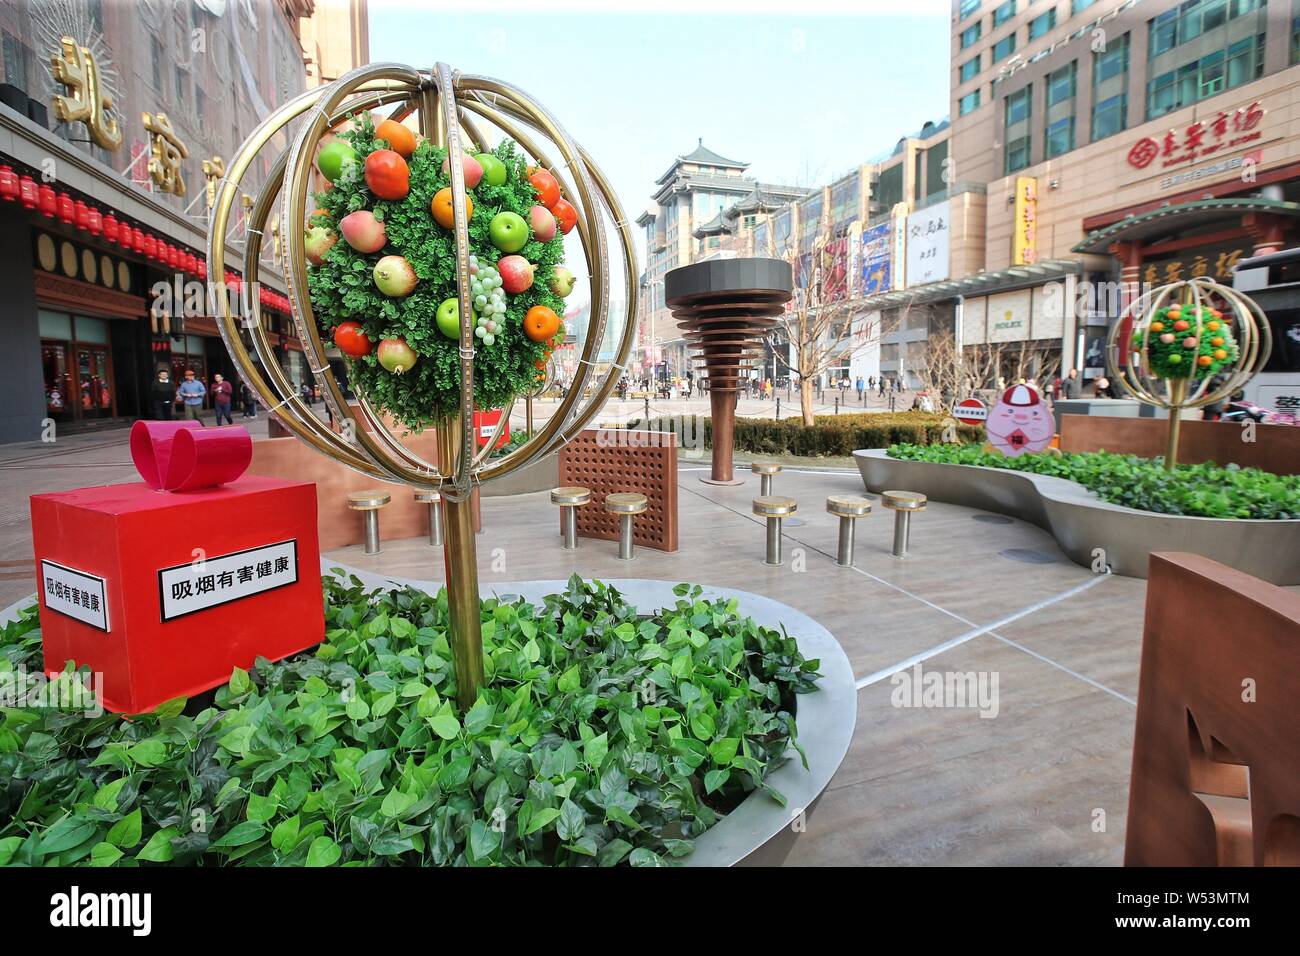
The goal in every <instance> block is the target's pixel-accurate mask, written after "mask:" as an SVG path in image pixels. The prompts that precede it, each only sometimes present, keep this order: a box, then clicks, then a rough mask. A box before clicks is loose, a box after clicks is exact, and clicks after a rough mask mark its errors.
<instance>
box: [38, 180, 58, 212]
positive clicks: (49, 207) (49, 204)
mask: <svg viewBox="0 0 1300 956" xmlns="http://www.w3.org/2000/svg"><path fill="white" fill-rule="evenodd" d="M40 197H41V198H40V206H41V215H42V216H45V217H46V218H47V219H53V218H54V214H55V213H56V212H58V210H59V197H58V196H57V195H55V193H54V188H53V187H52V186H50V185H49V184H48V183H46V184H45V185H44V186H42V187H41V190H40Z"/></svg>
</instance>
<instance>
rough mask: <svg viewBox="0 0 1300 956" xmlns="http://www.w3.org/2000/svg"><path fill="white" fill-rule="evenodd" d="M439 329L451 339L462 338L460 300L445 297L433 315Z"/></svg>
mask: <svg viewBox="0 0 1300 956" xmlns="http://www.w3.org/2000/svg"><path fill="white" fill-rule="evenodd" d="M433 321H434V323H435V324H436V325H437V326H438V331H439V332H441V333H442V334H443V335H445V336H447V338H449V339H456V340H458V341H459V339H460V300H459V299H443V301H442V305H440V306H438V311H437V312H435V313H434V316H433Z"/></svg>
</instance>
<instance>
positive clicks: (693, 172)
mask: <svg viewBox="0 0 1300 956" xmlns="http://www.w3.org/2000/svg"><path fill="white" fill-rule="evenodd" d="M748 168H749V164H748V163H744V162H739V161H737V160H733V159H727V158H726V157H725V156H721V155H719V154H718V153H715V152H713V150H711V149H709V148H707V147H706V146H705V145H704V141H703V139H701V140H700V141H699V142H698V143H697V145H696V148H695V149H694V150H692V151H691V152H689V153H685V154H683V155H681V156H678V157H677V158H676V159H674V160H673V162H672V165H670V166H669V167H668V169H667V171H665V172H664V174H663V175H662V176H660V177H659V178H658V179H657V180H656V181H655V192H654V195H653V203H652V205H651V208H650V209H647V210H646V211H645V212H643V213H642V214H641V215H640V216H638V217H637V220H636V222H637V225H638V226H640V227H641V228H642V229H644V230H645V248H646V269H645V272H644V273H642V276H641V282H640V289H639V295H640V297H641V302H640V306H641V323H642V327H641V331H640V343H639V344H640V354H641V356H642V369H643V372H642V374H646V375H658V376H662V375H682V374H685V372H686V370H687V368H688V367H689V365H688V359H687V353H686V345H685V340H684V339H683V338H682V337H681V333H680V332H679V331H678V328H677V323H676V322H675V321H674V319H673V317H672V313H671V311H670V310H669V309H668V306H667V304H666V303H665V302H664V274H665V273H666V272H668V270H669V269H676V268H677V267H678V266H684V265H689V264H690V263H692V262H696V261H699V260H701V259H703V258H705V257H707V256H711V255H717V254H720V253H721V252H723V248H722V247H723V245H724V243H723V241H722V236H723V233H722V232H721V231H720V230H707V229H706V230H705V231H703V232H700V234H699V235H697V231H698V230H700V228H701V227H704V226H709V225H710V224H713V225H715V226H716V225H717V223H718V222H720V221H721V219H720V217H721V216H722V214H723V212H724V211H729V210H732V209H733V207H736V206H737V204H741V205H745V206H746V207H747V208H749V207H752V208H750V211H749V212H747V213H745V214H744V216H745V217H747V218H748V221H749V222H750V224H751V225H752V223H753V221H755V220H756V219H757V218H758V217H760V216H761V215H762V213H761V212H760V211H759V210H760V208H766V207H767V206H772V207H775V206H777V205H782V204H785V203H787V202H788V201H789V200H790V199H791V198H792V197H795V196H802V195H804V194H805V193H807V192H808V190H806V189H800V188H798V187H791V186H780V185H774V184H771V183H759V182H757V181H755V180H754V179H752V178H750V177H749V176H746V175H745V171H746V170H747V169H748Z"/></svg>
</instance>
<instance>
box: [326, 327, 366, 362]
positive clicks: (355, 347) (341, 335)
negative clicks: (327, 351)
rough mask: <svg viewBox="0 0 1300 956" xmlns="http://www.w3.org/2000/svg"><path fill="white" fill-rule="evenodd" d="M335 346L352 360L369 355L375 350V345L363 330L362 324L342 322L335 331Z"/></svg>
mask: <svg viewBox="0 0 1300 956" xmlns="http://www.w3.org/2000/svg"><path fill="white" fill-rule="evenodd" d="M334 344H335V345H337V346H338V348H339V351H340V352H342V353H343V354H344V355H347V356H349V357H350V358H361V356H363V355H369V354H370V350H371V349H372V348H374V343H373V342H371V341H370V338H369V337H368V336H367V335H366V333H365V330H364V329H362V328H361V323H360V322H340V323H339V326H338V328H336V329H335V330H334Z"/></svg>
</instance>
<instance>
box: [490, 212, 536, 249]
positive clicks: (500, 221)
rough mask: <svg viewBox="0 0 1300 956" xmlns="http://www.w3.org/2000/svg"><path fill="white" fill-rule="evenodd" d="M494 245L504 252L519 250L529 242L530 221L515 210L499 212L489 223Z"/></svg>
mask: <svg viewBox="0 0 1300 956" xmlns="http://www.w3.org/2000/svg"><path fill="white" fill-rule="evenodd" d="M488 235H489V236H490V237H491V238H492V245H494V246H496V247H497V248H498V249H500V250H501V251H502V252H518V251H519V250H520V249H522V248H523V247H524V246H525V245H527V244H528V223H526V222H524V217H523V216H521V215H519V214H518V213H514V212H499V213H497V214H496V215H495V216H493V217H492V221H491V222H490V223H488Z"/></svg>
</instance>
